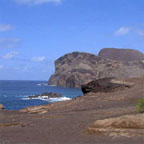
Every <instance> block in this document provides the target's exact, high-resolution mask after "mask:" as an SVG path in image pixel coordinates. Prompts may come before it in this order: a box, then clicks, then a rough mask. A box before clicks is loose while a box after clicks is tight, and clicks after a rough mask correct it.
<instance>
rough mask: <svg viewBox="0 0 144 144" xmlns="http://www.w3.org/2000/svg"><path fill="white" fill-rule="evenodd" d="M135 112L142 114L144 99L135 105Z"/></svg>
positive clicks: (143, 111)
mask: <svg viewBox="0 0 144 144" xmlns="http://www.w3.org/2000/svg"><path fill="white" fill-rule="evenodd" d="M136 110H137V112H139V113H144V98H142V99H140V100H139V102H138V104H137V105H136Z"/></svg>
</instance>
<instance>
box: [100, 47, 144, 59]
mask: <svg viewBox="0 0 144 144" xmlns="http://www.w3.org/2000/svg"><path fill="white" fill-rule="evenodd" d="M98 56H100V57H103V58H106V59H111V60H116V61H140V60H144V54H143V53H141V52H140V51H138V50H133V49H116V48H104V49H102V50H101V51H100V52H99V54H98Z"/></svg>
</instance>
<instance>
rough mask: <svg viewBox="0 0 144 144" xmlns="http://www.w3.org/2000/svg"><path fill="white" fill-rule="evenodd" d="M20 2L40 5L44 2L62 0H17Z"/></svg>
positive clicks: (60, 0) (59, 0)
mask: <svg viewBox="0 0 144 144" xmlns="http://www.w3.org/2000/svg"><path fill="white" fill-rule="evenodd" d="M15 1H16V2H17V3H18V4H26V5H40V4H44V3H56V4H59V3H61V2H62V0H15Z"/></svg>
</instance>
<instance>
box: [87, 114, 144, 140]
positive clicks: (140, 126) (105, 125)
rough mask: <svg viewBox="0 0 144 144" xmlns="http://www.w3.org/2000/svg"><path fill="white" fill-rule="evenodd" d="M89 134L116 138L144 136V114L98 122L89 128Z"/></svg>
mask: <svg viewBox="0 0 144 144" xmlns="http://www.w3.org/2000/svg"><path fill="white" fill-rule="evenodd" d="M88 132H89V133H93V134H98V135H99V134H101V135H109V136H116V137H117V136H127V137H129V136H139V135H144V114H137V115H125V116H121V117H116V118H109V119H104V120H97V121H95V122H94V124H93V125H92V126H90V127H89V128H88Z"/></svg>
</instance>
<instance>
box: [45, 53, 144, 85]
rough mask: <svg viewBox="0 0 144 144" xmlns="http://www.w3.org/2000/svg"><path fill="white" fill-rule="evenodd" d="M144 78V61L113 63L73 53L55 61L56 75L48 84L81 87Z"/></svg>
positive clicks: (94, 56) (87, 54)
mask: <svg viewBox="0 0 144 144" xmlns="http://www.w3.org/2000/svg"><path fill="white" fill-rule="evenodd" d="M140 76H144V61H129V62H121V61H113V60H109V59H105V58H102V57H99V56H96V55H93V54H89V53H80V52H73V53H70V54H66V55H64V56H62V57H60V58H59V59H57V60H56V61H55V73H54V74H53V75H52V76H51V77H50V79H49V81H48V84H49V85H56V86H63V87H81V85H84V84H87V83H89V82H90V81H92V80H95V79H101V78H107V77H116V78H131V77H140Z"/></svg>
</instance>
